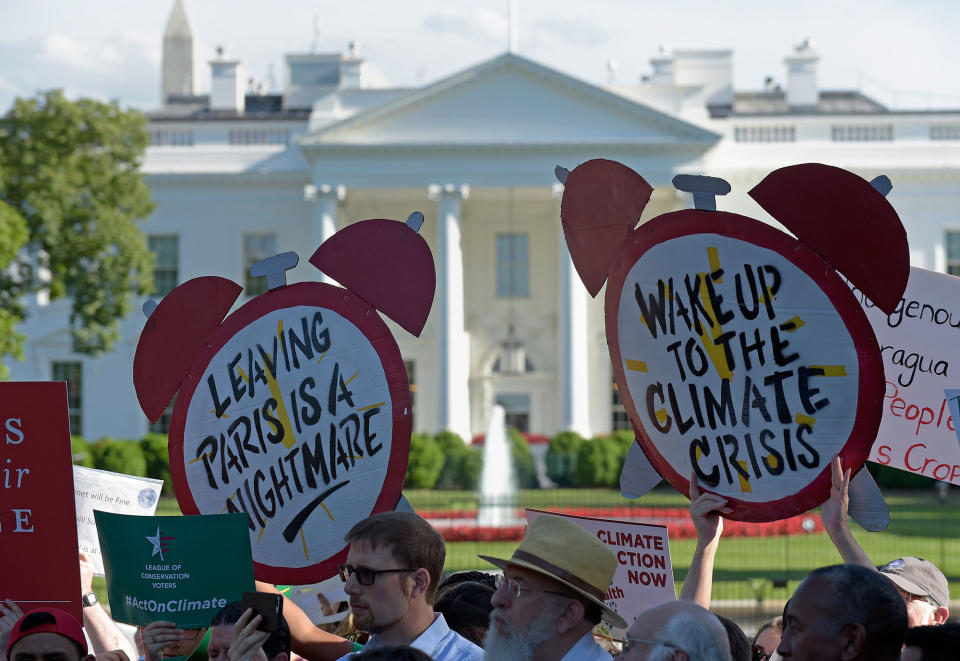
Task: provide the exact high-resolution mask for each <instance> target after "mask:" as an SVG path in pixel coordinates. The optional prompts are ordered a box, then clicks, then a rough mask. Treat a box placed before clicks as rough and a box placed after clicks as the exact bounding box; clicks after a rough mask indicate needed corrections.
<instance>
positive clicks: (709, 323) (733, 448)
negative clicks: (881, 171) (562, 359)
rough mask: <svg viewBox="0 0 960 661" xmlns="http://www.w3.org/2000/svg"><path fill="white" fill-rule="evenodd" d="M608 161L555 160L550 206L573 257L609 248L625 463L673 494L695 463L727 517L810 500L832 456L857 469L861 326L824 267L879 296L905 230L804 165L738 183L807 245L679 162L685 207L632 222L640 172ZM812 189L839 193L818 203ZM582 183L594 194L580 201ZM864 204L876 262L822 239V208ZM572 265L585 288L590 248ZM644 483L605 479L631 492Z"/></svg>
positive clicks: (779, 512) (874, 398) (848, 178)
mask: <svg viewBox="0 0 960 661" xmlns="http://www.w3.org/2000/svg"><path fill="white" fill-rule="evenodd" d="M608 163H609V162H606V161H588V162H587V163H584V164H582V165H580V166H578V167H577V168H576V169H575V170H574V171H573V172H570V173H569V174H568V176H567V182H566V188H565V190H564V201H563V203H562V207H561V215H563V214H564V213H566V214H567V215H566V216H564V217H563V226H564V233H565V236H566V239H567V243H568V246H569V247H570V251H571V257H572V259H573V260H574V262H575V264H577V263H578V262H591V261H593V260H600V259H608V263H605V264H602V265H600V266H603V267H605V272H606V274H607V275H606V278H607V287H606V301H605V309H606V332H607V345H608V348H609V351H610V358H611V362H612V364H613V370H614V375H615V379H616V382H617V387H618V391H619V393H620V396H621V398H622V400H623V403H624V407H625V409H626V411H627V415H628V416H629V418H630V421H631V423H632V425H633V428H634V431H635V432H636V435H637V441H638V443H639V446H640V448H642V450H643V454H644V458H645V459H646V461H640V460H639V457H637V456H636V453H634V456H633V458H632V460H631V461H628V462H627V465H626V466H625V470H627V469H630V470H633V469H634V468H643V469H646V468H647V467H648V466H652V468H653V469H654V470H656V472H657V473H659V474H660V475H662V476H663V477H664V478H665V479H667V480H668V481H669V482H670V483H671V484H672V485H673V486H674V487H675V488H677V489H678V490H679V491H680V492H681V493H684V494H686V493H687V492H688V491H689V483H688V479H689V476H690V475H691V473H692V472H693V473H696V475H697V478H698V480H699V482H700V483H701V484H702V485H706V486H707V487H708V488H709V490H710V491H712V492H715V493H717V494H720V495H722V496H724V497H725V498H727V500H728V503H729V506H730V508H731V512H730V513H729V515H728V516H729V517H730V518H733V519H739V520H746V521H770V520H776V519H780V518H786V517H789V516H792V515H795V514H798V513H801V512H804V511H806V510H808V509H810V508H812V507H815V506H816V505H819V504H820V503H822V502H823V501H824V500H825V499H826V497H827V496H828V495H829V490H830V483H829V477H830V475H829V463H830V460H831V458H832V457H833V456H834V455H837V454H839V455H840V456H841V458H842V460H843V462H844V464H845V465H847V466H850V467H852V468H853V469H854V470H855V471H856V470H857V469H858V468H859V467H860V466H861V465H862V464H863V462H864V461H865V460H866V458H867V455H868V452H869V448H870V445H871V443H872V441H873V439H874V436H875V433H876V429H877V426H878V425H879V421H880V412H879V403H880V401H881V400H882V397H883V371H882V366H881V363H880V352H879V348H878V346H877V343H876V339H875V337H874V335H873V331H872V329H871V327H870V324H869V323H868V322H867V320H866V317H865V316H864V314H863V311H862V310H861V309H860V306H859V305H858V304H857V301H856V299H855V298H854V297H853V296H852V295H851V293H850V291H849V289H848V288H847V286H846V285H845V283H844V281H843V280H842V279H841V278H840V277H839V276H838V275H837V273H836V271H835V269H836V268H840V269H841V270H842V269H844V268H846V269H848V270H849V271H850V272H851V273H852V274H853V275H854V276H855V277H856V279H857V281H858V282H865V283H866V284H865V285H864V286H866V287H867V288H868V289H869V290H870V291H871V292H881V291H882V292H883V300H884V301H885V302H890V293H891V291H892V292H894V293H896V292H897V291H898V290H897V288H898V287H899V291H902V290H903V286H905V283H906V266H905V264H906V262H904V260H903V255H904V254H906V253H905V251H906V245H905V232H904V231H903V228H902V226H901V225H900V221H899V218H898V217H897V215H896V212H895V211H893V209H892V207H890V205H889V204H888V203H887V202H886V201H885V199H884V198H883V195H882V194H881V193H880V192H878V191H877V190H876V189H875V188H874V187H873V186H872V185H871V184H870V183H868V182H866V181H864V180H863V179H861V178H859V177H857V176H856V175H853V174H851V173H849V172H846V171H844V170H839V169H838V168H831V167H828V166H822V165H816V164H806V165H802V166H793V167H791V168H783V169H782V170H778V171H776V172H774V173H772V174H771V175H769V176H768V177H767V178H766V179H764V181H763V182H761V184H760V185H758V186H757V187H756V188H755V189H754V190H752V191H750V194H751V196H753V197H754V198H755V199H757V200H758V202H760V204H761V205H762V206H763V207H764V208H765V209H767V210H768V211H770V212H771V213H772V214H774V215H775V216H776V217H778V218H779V217H780V216H779V215H778V214H783V215H784V222H786V223H788V224H789V225H790V227H791V229H793V230H794V231H795V233H797V234H798V235H800V234H803V235H804V236H806V237H807V241H808V242H809V245H808V244H806V243H802V242H800V241H798V240H797V239H796V238H794V237H791V236H790V235H788V234H786V233H784V232H781V231H779V230H777V229H774V228H773V227H771V226H769V225H766V224H764V223H761V222H759V221H756V220H753V219H750V218H747V217H745V216H741V215H738V214H732V213H726V212H722V211H716V203H715V200H714V196H716V195H723V194H726V193H727V192H729V191H730V185H729V184H728V183H727V182H725V181H723V180H722V179H717V178H714V177H700V176H692V175H677V177H675V178H674V184H675V186H676V187H677V188H678V189H680V190H685V191H688V192H691V193H692V194H693V197H694V201H695V203H696V205H697V209H690V210H684V211H677V212H673V213H668V214H664V215H662V216H659V217H657V218H654V219H653V220H651V221H649V222H647V223H646V224H644V225H641V226H640V227H639V228H637V229H633V225H635V224H636V219H637V217H638V215H639V213H640V212H641V211H642V209H643V205H644V203H645V201H646V199H647V197H648V190H647V184H646V182H644V181H643V180H642V179H639V181H637V179H638V178H639V176H638V175H635V174H634V175H633V176H627V175H625V174H624V173H623V172H622V169H623V166H620V168H615V169H614V170H613V172H612V173H611V169H610V167H609V166H608ZM581 170H582V172H581ZM604 182H605V183H606V185H605V186H604V185H601V184H603V183H604ZM794 189H796V190H794ZM819 189H823V191H828V192H829V194H830V195H839V194H840V191H842V192H844V194H846V195H847V196H848V197H849V199H846V198H845V199H844V200H843V201H842V202H843V203H842V204H838V205H837V209H839V210H837V209H831V207H830V206H829V204H827V202H826V201H825V198H823V197H822V196H821V195H820V193H822V191H820V190H819ZM797 190H799V191H801V197H803V196H804V195H805V196H806V198H805V199H806V201H805V203H804V204H803V205H802V206H803V210H804V213H801V214H797V213H796V211H797V210H796V208H795V206H796V205H794V206H790V205H785V204H784V203H783V199H786V198H789V199H793V197H794V196H795V195H796V191H797ZM631 192H632V193H634V194H631ZM597 195H600V196H601V197H602V198H603V199H601V200H599V201H595V198H596V197H597ZM568 196H569V197H570V200H569V201H568ZM621 200H623V201H622V202H620V201H621ZM575 201H576V203H575ZM611 203H614V207H617V206H621V207H623V209H622V210H621V211H622V212H621V213H615V214H612V215H610V223H601V224H599V225H598V222H599V221H598V217H597V216H596V211H597V210H598V209H603V210H604V215H603V216H602V218H607V215H609V214H607V212H608V211H609V209H608V207H609V206H610V204H611ZM786 207H789V208H786ZM814 213H816V217H815V218H814V219H813V220H806V221H805V218H806V217H808V216H811V215H812V214H814ZM804 214H806V216H805V215H804ZM845 214H846V215H849V216H850V218H849V219H848V218H847V217H846V215H845ZM871 214H876V217H877V221H878V223H879V224H878V231H877V234H876V239H877V241H878V245H877V246H876V250H875V251H874V253H871V257H870V260H869V261H870V263H871V264H874V263H882V260H879V259H878V255H885V254H887V251H889V254H890V255H893V257H892V258H891V262H890V264H891V268H890V270H889V271H888V272H887V273H885V274H884V275H883V276H882V277H881V276H877V275H875V274H874V273H873V270H872V269H871V268H864V264H863V263H861V262H857V261H856V260H853V259H852V258H849V257H845V256H844V253H843V252H842V251H840V252H838V251H836V250H834V249H833V248H832V247H830V246H824V245H822V244H823V243H824V242H825V241H827V240H828V239H827V238H826V234H825V230H826V229H828V228H829V227H830V226H831V224H839V223H841V222H847V221H848V220H849V222H851V223H853V224H854V225H855V226H857V227H861V226H864V223H869V221H870V219H871V218H872V217H873V216H871ZM804 222H807V225H808V226H804ZM608 225H613V226H615V227H612V228H610V227H608ZM624 227H627V228H629V230H630V231H629V232H628V233H627V238H626V240H624V241H623V242H622V245H621V246H620V248H619V251H618V252H616V254H615V256H614V257H613V258H612V259H609V258H604V257H603V255H607V254H609V250H608V249H607V250H604V251H599V252H593V251H589V250H586V249H584V246H583V245H582V243H583V242H582V237H581V236H580V235H581V234H583V230H585V229H589V228H593V230H594V231H602V232H605V233H607V234H608V235H609V237H612V238H616V237H617V236H619V235H620V234H622V233H623V229H624ZM811 228H816V229H815V231H811ZM607 248H609V246H607ZM824 256H826V258H827V259H830V260H831V261H830V262H828V261H824ZM901 262H903V268H900V265H901ZM587 266H588V267H589V268H581V267H580V265H578V270H579V271H580V272H581V273H584V272H589V273H590V274H591V275H590V277H591V282H588V283H587V284H588V287H589V288H590V291H591V292H593V291H594V290H595V289H598V288H599V284H600V283H601V282H602V277H601V278H600V279H598V278H597V276H596V274H597V273H598V268H597V267H598V264H596V263H593V264H592V265H590V264H588V265H587ZM901 283H902V284H901ZM647 472H648V473H649V472H650V471H647ZM654 483H655V480H650V479H648V478H647V477H644V478H643V479H635V480H630V479H622V480H621V484H622V485H626V486H627V487H629V488H628V489H627V488H625V491H626V492H629V493H631V495H639V493H637V492H642V491H643V490H644V489H645V488H649V486H650V485H652V484H654Z"/></svg>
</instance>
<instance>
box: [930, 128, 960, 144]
mask: <svg viewBox="0 0 960 661" xmlns="http://www.w3.org/2000/svg"><path fill="white" fill-rule="evenodd" d="M930 139H931V140H960V124H932V125H931V126H930Z"/></svg>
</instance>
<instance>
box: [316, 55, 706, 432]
mask: <svg viewBox="0 0 960 661" xmlns="http://www.w3.org/2000/svg"><path fill="white" fill-rule="evenodd" d="M510 98H513V99H517V103H516V105H510V106H506V105H504V104H503V99H510ZM716 139H717V136H716V135H715V134H713V133H711V132H709V131H706V130H704V129H702V128H700V127H697V126H694V125H692V124H689V123H686V122H683V121H681V120H678V119H676V118H674V117H671V116H668V115H665V114H661V113H659V112H657V111H655V110H652V109H650V108H648V107H646V106H643V105H639V104H636V103H633V102H631V101H629V100H626V99H624V98H623V97H620V96H617V95H613V94H610V93H608V92H605V91H603V90H600V89H599V88H596V87H593V86H590V85H587V84H585V83H582V82H580V81H578V80H576V79H573V78H570V77H568V76H565V75H563V74H561V73H559V72H556V71H553V70H550V69H547V68H545V67H542V66H540V65H538V64H536V63H534V62H531V61H529V60H526V59H524V58H521V57H519V56H516V55H513V54H505V55H503V56H501V57H499V58H495V59H494V60H491V61H489V62H486V63H484V64H481V65H479V66H478V67H475V68H474V69H471V70H469V71H467V72H464V73H462V74H459V75H456V76H453V77H451V78H448V79H445V80H441V81H439V82H438V83H435V84H434V85H431V86H428V87H426V88H423V89H421V90H419V91H417V92H416V93H413V94H410V95H406V96H404V97H401V98H399V99H397V100H395V101H393V102H389V103H387V104H384V105H383V106H378V107H376V108H374V109H373V110H370V111H368V112H365V113H361V114H359V115H356V116H354V117H351V118H350V119H347V120H344V121H341V122H338V123H335V124H332V125H330V126H327V127H324V128H321V129H319V130H317V131H314V132H312V133H310V134H308V135H306V136H304V137H303V138H301V139H300V140H299V143H298V144H299V146H300V148H301V150H302V152H303V154H304V156H305V157H306V159H307V160H308V161H309V163H310V171H311V174H312V180H313V183H312V184H311V185H310V186H308V190H310V191H311V192H313V191H315V201H314V202H313V204H314V205H315V207H314V228H315V229H314V234H315V236H316V237H317V238H318V239H319V238H320V237H325V236H327V234H326V232H328V231H329V230H330V229H331V228H332V227H334V226H337V225H339V226H342V225H343V224H346V223H350V222H354V221H358V220H363V219H366V218H377V217H390V218H396V219H402V218H403V217H405V216H406V215H407V214H409V213H410V212H412V211H415V210H419V211H422V212H423V213H424V215H425V217H426V223H425V224H424V226H423V228H422V229H421V233H422V234H423V235H424V237H425V238H426V239H427V241H428V243H429V244H430V247H431V250H432V251H433V253H434V258H435V260H436V267H437V293H436V297H435V299H434V304H433V309H432V311H431V315H430V319H429V321H428V322H427V326H426V328H425V330H424V333H423V335H422V336H421V338H420V339H419V340H416V339H414V338H412V337H411V336H409V335H408V334H407V333H405V332H404V331H402V330H400V329H399V328H397V327H395V326H393V327H392V328H393V329H394V331H395V336H396V337H397V339H398V343H399V344H400V348H401V352H402V353H403V355H404V358H405V360H407V361H408V362H409V364H410V365H412V367H413V375H414V379H413V382H414V383H415V386H416V392H417V396H416V400H415V402H416V403H415V420H414V425H415V429H416V430H423V431H439V430H441V429H451V430H452V431H455V432H457V433H458V434H460V435H461V436H463V437H464V438H465V439H469V438H470V437H472V436H473V435H474V434H477V433H481V432H483V431H484V427H485V425H486V421H487V418H488V416H489V412H490V409H491V407H492V406H493V405H494V404H497V403H500V404H502V405H504V406H505V408H506V409H507V416H508V419H511V420H512V421H513V424H514V425H515V426H518V427H520V428H522V429H523V430H524V431H531V432H536V433H543V434H554V433H556V432H559V431H562V430H565V429H572V430H575V431H578V432H579V433H581V434H584V435H587V436H589V435H591V434H594V433H598V432H604V431H609V429H610V418H611V413H610V409H611V402H612V390H611V384H612V373H611V370H610V366H609V358H608V357H607V350H606V340H605V336H604V327H603V315H602V295H601V296H598V297H597V299H596V300H593V299H590V298H589V296H588V294H587V292H586V290H585V288H584V287H583V284H582V283H581V282H580V278H579V276H578V275H577V273H576V270H575V269H574V267H573V264H572V262H571V260H570V257H569V254H568V251H567V249H566V245H565V242H564V239H563V233H562V230H561V227H560V197H561V195H562V186H561V185H560V184H559V183H558V182H557V181H556V180H555V179H554V176H553V170H554V167H555V166H556V165H557V164H561V165H564V166H566V167H568V168H573V167H575V166H576V165H577V164H579V163H581V162H583V161H585V160H588V159H590V158H595V157H599V156H603V157H607V158H616V159H618V160H621V161H622V162H624V163H627V164H628V165H631V167H634V168H635V169H637V170H638V171H640V172H643V173H644V176H646V177H648V178H650V182H651V183H652V184H653V185H654V186H655V187H657V188H659V189H660V190H658V191H657V192H656V193H655V194H654V197H653V199H652V200H651V204H650V205H649V206H648V213H649V216H648V217H652V216H653V215H657V214H660V213H664V212H666V211H670V210H673V209H676V208H681V207H683V206H685V205H686V204H687V202H686V201H685V200H683V199H681V198H679V197H677V196H676V195H675V194H674V193H673V188H672V186H671V184H670V179H671V178H672V176H673V174H675V173H676V172H678V171H688V170H689V168H691V167H693V168H695V167H696V165H695V164H696V163H697V162H698V161H700V160H701V159H702V157H703V154H704V152H706V150H707V149H709V147H710V146H711V145H712V144H713V143H714V142H715V141H716ZM341 191H342V192H341ZM334 200H338V202H337V203H334ZM645 215H646V213H645Z"/></svg>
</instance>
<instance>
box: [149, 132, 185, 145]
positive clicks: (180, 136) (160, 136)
mask: <svg viewBox="0 0 960 661" xmlns="http://www.w3.org/2000/svg"><path fill="white" fill-rule="evenodd" d="M149 134H150V146H151V147H192V146H193V131H192V130H190V129H157V130H154V131H150V132H149Z"/></svg>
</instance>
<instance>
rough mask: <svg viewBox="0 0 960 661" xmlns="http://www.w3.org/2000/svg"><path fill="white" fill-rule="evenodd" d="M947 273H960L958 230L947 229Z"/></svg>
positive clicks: (959, 236) (959, 238) (959, 233)
mask: <svg viewBox="0 0 960 661" xmlns="http://www.w3.org/2000/svg"><path fill="white" fill-rule="evenodd" d="M946 244H947V273H949V274H950V275H960V230H947V233H946Z"/></svg>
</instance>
